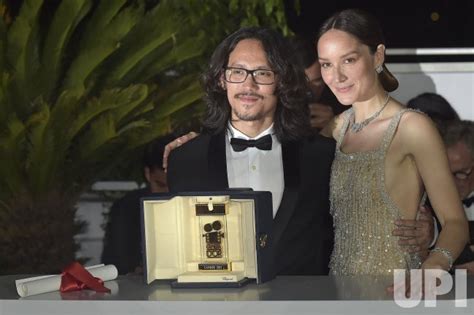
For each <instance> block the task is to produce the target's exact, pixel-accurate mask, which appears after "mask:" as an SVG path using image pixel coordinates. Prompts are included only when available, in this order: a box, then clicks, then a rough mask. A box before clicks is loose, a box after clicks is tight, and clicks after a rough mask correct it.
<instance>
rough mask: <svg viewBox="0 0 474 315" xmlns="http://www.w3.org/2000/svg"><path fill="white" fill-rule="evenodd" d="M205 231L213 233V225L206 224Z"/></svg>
mask: <svg viewBox="0 0 474 315" xmlns="http://www.w3.org/2000/svg"><path fill="white" fill-rule="evenodd" d="M204 231H206V232H211V231H212V225H211V224H210V223H207V224H205V225H204Z"/></svg>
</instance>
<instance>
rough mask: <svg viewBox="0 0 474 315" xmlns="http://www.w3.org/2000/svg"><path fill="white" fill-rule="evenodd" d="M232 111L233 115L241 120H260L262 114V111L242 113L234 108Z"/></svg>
mask: <svg viewBox="0 0 474 315" xmlns="http://www.w3.org/2000/svg"><path fill="white" fill-rule="evenodd" d="M232 112H233V114H234V116H235V117H237V118H238V120H241V121H256V120H261V119H262V118H263V116H264V115H263V114H262V113H242V112H239V111H236V110H232Z"/></svg>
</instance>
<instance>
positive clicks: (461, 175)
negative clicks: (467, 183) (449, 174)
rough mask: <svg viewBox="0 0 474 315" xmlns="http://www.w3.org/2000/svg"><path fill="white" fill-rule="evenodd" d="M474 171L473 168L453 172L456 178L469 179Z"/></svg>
mask: <svg viewBox="0 0 474 315" xmlns="http://www.w3.org/2000/svg"><path fill="white" fill-rule="evenodd" d="M471 173H472V168H470V169H468V170H463V171H457V172H453V175H454V177H455V178H456V179H467V178H468V177H469V176H470V175H471Z"/></svg>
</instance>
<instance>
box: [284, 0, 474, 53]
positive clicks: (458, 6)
mask: <svg viewBox="0 0 474 315" xmlns="http://www.w3.org/2000/svg"><path fill="white" fill-rule="evenodd" d="M284 1H285V7H286V11H287V14H286V15H287V19H288V24H289V26H290V28H291V29H292V30H293V31H294V32H295V33H297V34H300V35H303V36H307V37H310V38H315V35H316V33H317V30H318V27H319V25H321V23H322V22H323V21H324V20H325V19H326V18H328V17H329V16H330V15H332V14H333V13H335V12H336V11H339V10H342V9H347V8H361V9H365V10H367V11H369V12H371V13H372V14H374V15H375V16H376V17H377V18H378V20H379V22H380V23H381V25H382V28H383V30H384V34H385V39H386V42H387V47H388V48H428V47H474V1H473V0H411V1H405V0H403V1H400V0H398V1H397V0H391V1H390V0H389V1H386V0H378V1H367V0H357V1H355V0H352V1H349V0H300V4H301V11H300V14H299V15H298V14H297V12H295V9H294V7H295V5H294V4H295V0H284ZM433 13H437V14H438V15H439V19H438V20H437V21H433V20H432V18H431V15H432V14H433Z"/></svg>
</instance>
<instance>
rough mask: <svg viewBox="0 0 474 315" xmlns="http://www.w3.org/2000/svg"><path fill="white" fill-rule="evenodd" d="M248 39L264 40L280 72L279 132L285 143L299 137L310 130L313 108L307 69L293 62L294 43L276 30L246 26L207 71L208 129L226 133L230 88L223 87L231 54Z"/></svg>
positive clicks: (223, 45) (226, 43)
mask: <svg viewBox="0 0 474 315" xmlns="http://www.w3.org/2000/svg"><path fill="white" fill-rule="evenodd" d="M244 39H256V40H258V41H260V42H261V43H262V45H263V48H264V50H265V52H266V54H267V58H268V63H269V64H270V67H271V69H272V70H273V71H275V72H276V74H277V78H278V79H277V86H276V90H275V94H276V96H277V99H278V102H277V107H276V111H275V117H274V125H273V126H274V130H275V134H276V136H277V137H278V139H279V140H280V141H281V142H285V141H291V140H298V139H301V138H303V137H305V136H307V135H308V134H309V133H310V130H311V129H310V120H309V109H308V106H307V104H306V95H307V94H306V93H307V84H306V78H305V75H304V72H303V71H302V70H301V69H300V68H299V67H298V66H296V65H294V64H292V63H291V60H292V59H291V50H290V47H289V46H290V45H289V44H288V42H287V41H286V40H285V38H284V37H283V36H282V35H281V34H280V33H278V32H277V31H275V30H272V29H268V28H261V27H249V28H242V29H240V30H238V31H237V32H235V33H233V34H232V35H230V36H228V37H227V38H226V39H225V40H224V41H223V42H222V43H221V44H220V45H219V46H218V47H217V48H216V50H215V51H214V54H213V55H212V58H211V61H210V64H209V68H208V69H207V71H206V72H205V73H204V74H203V77H202V83H203V85H204V89H205V91H206V97H205V100H206V103H207V115H206V118H205V119H204V121H203V125H204V128H205V130H206V131H207V132H211V133H213V134H216V133H219V132H222V131H223V130H224V129H225V128H226V126H227V123H228V121H229V119H230V118H231V108H230V104H229V101H228V99H227V94H226V91H225V90H224V89H223V88H222V86H221V78H222V75H223V71H224V68H225V67H226V66H227V63H228V61H229V55H230V53H231V52H232V51H233V50H234V48H235V47H236V46H237V44H238V43H239V42H240V41H242V40H244Z"/></svg>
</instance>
